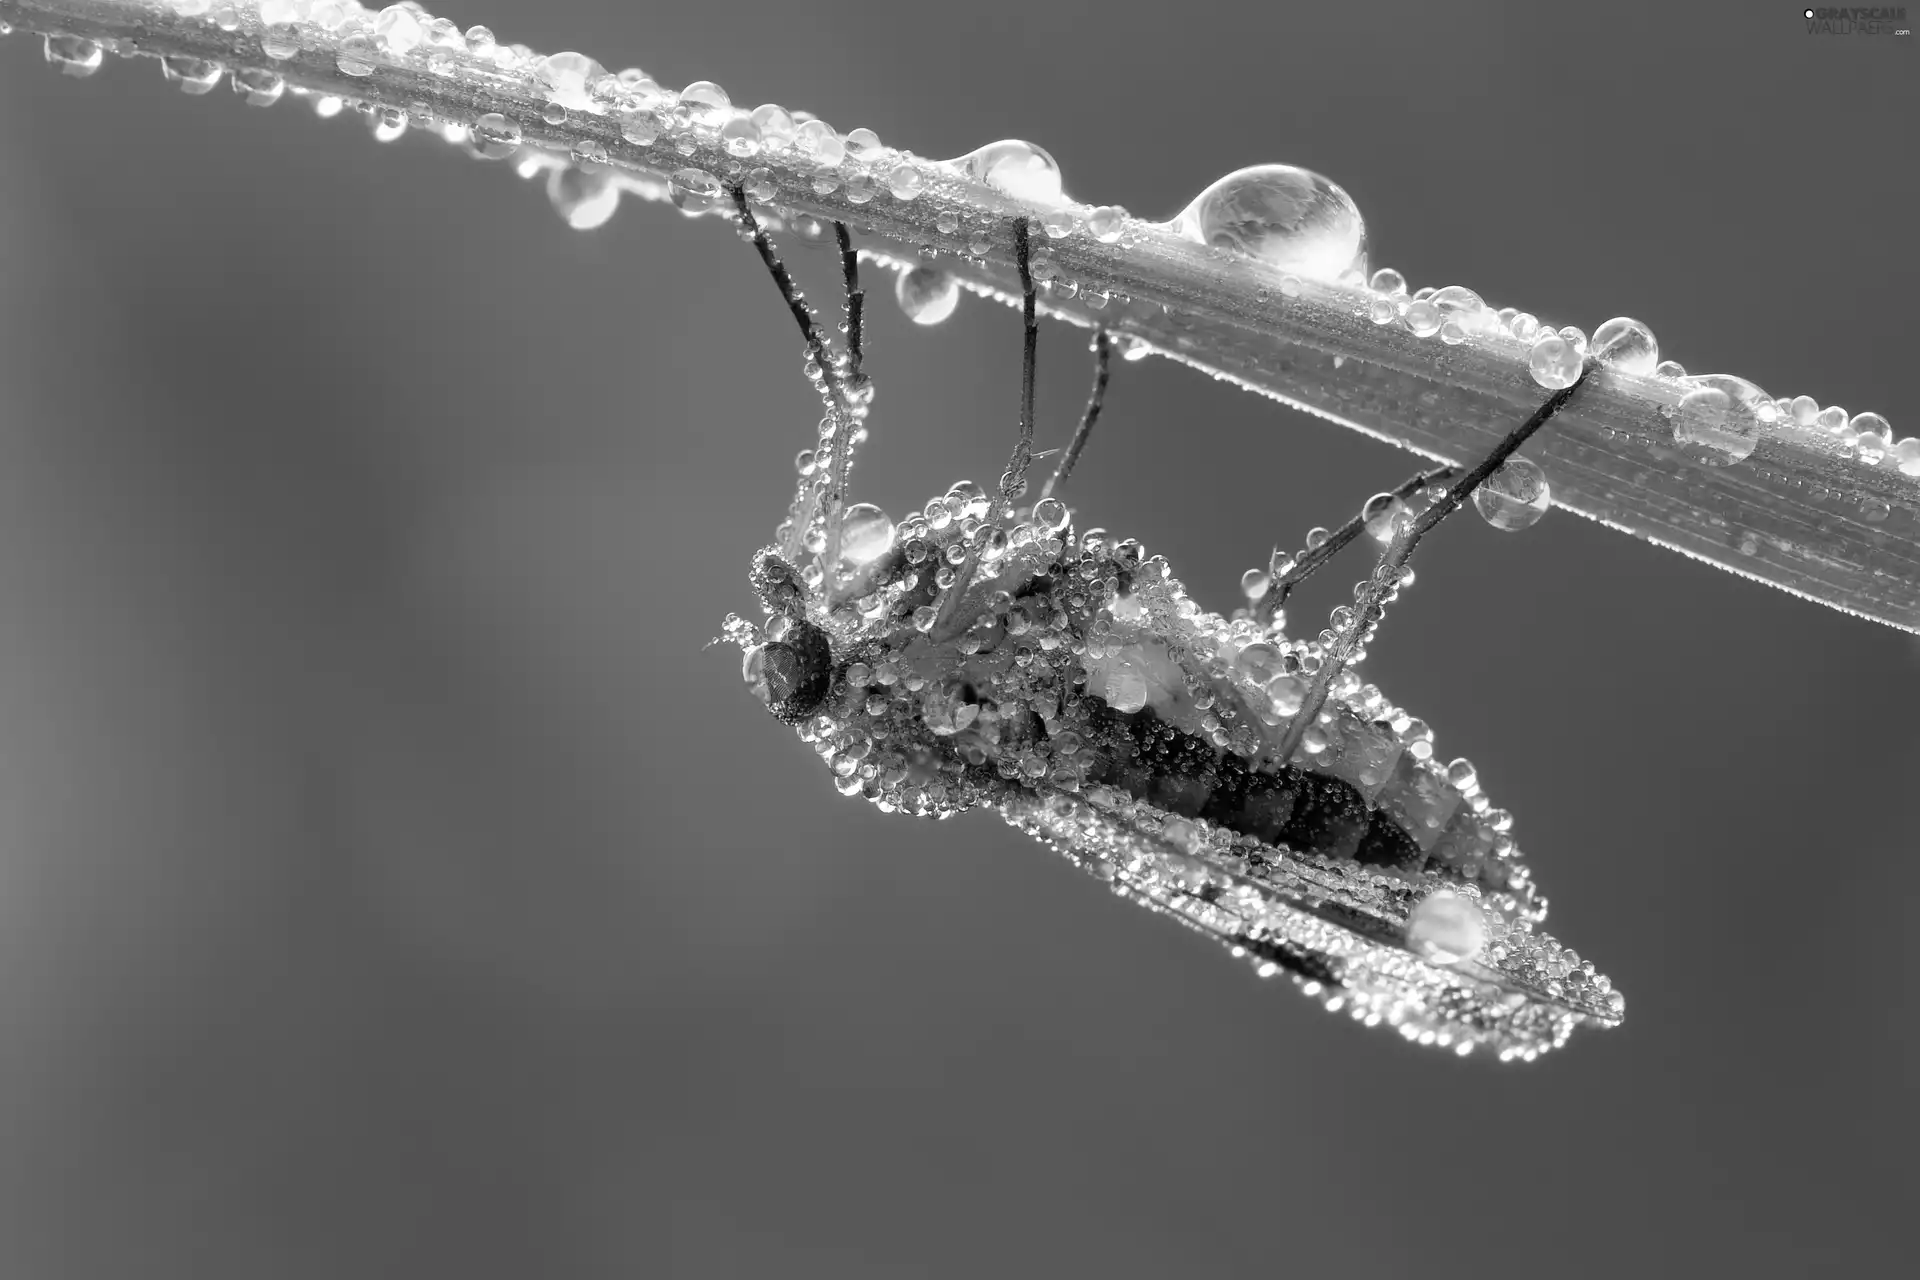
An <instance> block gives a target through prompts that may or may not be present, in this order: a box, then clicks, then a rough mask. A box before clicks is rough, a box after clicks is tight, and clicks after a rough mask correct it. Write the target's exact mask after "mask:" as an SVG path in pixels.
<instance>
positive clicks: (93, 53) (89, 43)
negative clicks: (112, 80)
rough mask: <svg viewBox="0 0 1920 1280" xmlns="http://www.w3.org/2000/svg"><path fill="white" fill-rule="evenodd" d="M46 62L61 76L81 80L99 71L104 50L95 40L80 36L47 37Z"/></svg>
mask: <svg viewBox="0 0 1920 1280" xmlns="http://www.w3.org/2000/svg"><path fill="white" fill-rule="evenodd" d="M46 54H47V61H48V62H49V63H51V64H52V65H53V66H56V67H58V68H60V74H61V75H63V76H73V77H75V78H76V79H83V78H85V77H87V76H90V75H92V74H93V73H94V72H96V71H98V70H99V69H100V63H101V61H102V60H103V59H104V58H105V57H106V50H105V49H103V48H101V47H100V42H99V41H97V40H86V39H83V38H81V37H80V36H48V37H47V41H46Z"/></svg>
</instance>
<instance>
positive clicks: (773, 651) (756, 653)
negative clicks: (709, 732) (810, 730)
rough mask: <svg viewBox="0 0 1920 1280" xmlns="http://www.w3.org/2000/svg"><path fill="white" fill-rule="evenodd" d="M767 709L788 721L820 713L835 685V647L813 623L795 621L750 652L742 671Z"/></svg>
mask: <svg viewBox="0 0 1920 1280" xmlns="http://www.w3.org/2000/svg"><path fill="white" fill-rule="evenodd" d="M740 675H741V678H742V679H743V680H745V681H746V685H747V688H748V689H750V690H752V692H753V695H754V696H755V697H756V698H758V699H760V701H762V702H764V703H766V704H767V710H769V711H771V712H773V714H774V715H776V716H778V717H779V718H780V719H782V720H786V721H789V722H793V721H799V720H804V719H806V718H807V717H808V716H810V715H813V714H814V713H815V712H816V711H818V710H819V708H820V704H821V703H823V702H825V701H826V698H827V690H828V689H829V688H831V687H832V684H833V648H832V646H831V645H830V644H829V643H828V641H827V635H826V633H825V632H824V631H822V630H820V628H818V627H816V626H814V625H813V624H812V623H810V622H807V621H804V620H800V619H795V620H794V621H793V623H792V625H791V626H789V627H788V628H787V633H786V635H785V636H784V637H783V638H782V639H779V640H774V641H770V642H769V643H767V644H764V645H761V646H759V647H758V648H756V649H752V650H749V651H748V653H747V656H746V659H745V661H744V663H743V664H742V666H741V671H740Z"/></svg>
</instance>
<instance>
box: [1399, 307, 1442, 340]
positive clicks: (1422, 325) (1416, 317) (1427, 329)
mask: <svg viewBox="0 0 1920 1280" xmlns="http://www.w3.org/2000/svg"><path fill="white" fill-rule="evenodd" d="M1407 328H1409V329H1411V330H1413V332H1414V335H1415V336H1416V337H1421V338H1431V337H1432V336H1433V335H1434V334H1436V333H1438V332H1440V308H1438V307H1436V306H1434V305H1433V303H1431V302H1429V301H1428V300H1427V299H1425V298H1422V299H1420V300H1419V301H1418V302H1413V303H1409V304H1408V305H1407Z"/></svg>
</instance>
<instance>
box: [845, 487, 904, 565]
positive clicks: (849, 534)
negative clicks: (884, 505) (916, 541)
mask: <svg viewBox="0 0 1920 1280" xmlns="http://www.w3.org/2000/svg"><path fill="white" fill-rule="evenodd" d="M892 548H893V521H892V520H890V519H888V518H887V513H886V512H884V511H882V510H881V509H880V508H878V507H876V506H874V505H873V504H872V503H871V502H856V503H854V504H853V505H852V506H850V507H848V508H847V509H846V511H845V512H844V513H843V514H842V515H841V517H840V558H841V559H842V560H844V561H846V562H847V563H848V564H856V565H860V564H871V563H872V562H873V561H875V560H878V559H879V558H880V557H881V556H883V555H885V554H886V553H887V552H888V551H890V550H892Z"/></svg>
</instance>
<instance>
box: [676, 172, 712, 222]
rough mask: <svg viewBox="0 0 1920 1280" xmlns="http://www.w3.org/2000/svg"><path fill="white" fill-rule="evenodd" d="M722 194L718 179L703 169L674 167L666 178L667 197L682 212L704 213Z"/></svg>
mask: <svg viewBox="0 0 1920 1280" xmlns="http://www.w3.org/2000/svg"><path fill="white" fill-rule="evenodd" d="M722 194H723V192H722V189H721V186H720V179H718V178H716V177H714V176H713V175H712V174H710V173H708V172H707V171H706V170H705V169H675V170H674V171H673V176H672V177H671V178H669V179H667V199H668V200H670V201H671V202H672V203H673V207H674V208H676V209H678V210H680V212H682V213H687V214H694V213H705V212H706V211H707V210H708V209H711V208H712V207H713V206H714V205H715V204H717V203H718V202H719V200H720V197H721V195H722Z"/></svg>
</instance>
